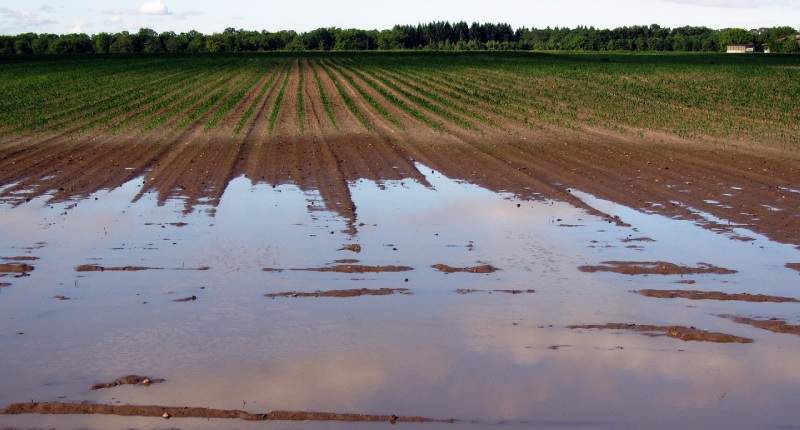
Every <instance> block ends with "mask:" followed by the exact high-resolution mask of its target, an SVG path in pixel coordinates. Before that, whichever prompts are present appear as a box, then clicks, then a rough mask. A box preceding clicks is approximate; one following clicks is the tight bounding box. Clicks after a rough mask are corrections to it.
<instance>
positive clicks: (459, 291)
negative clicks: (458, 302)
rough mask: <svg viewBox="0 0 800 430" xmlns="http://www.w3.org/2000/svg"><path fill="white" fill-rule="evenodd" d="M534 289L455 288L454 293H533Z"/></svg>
mask: <svg viewBox="0 0 800 430" xmlns="http://www.w3.org/2000/svg"><path fill="white" fill-rule="evenodd" d="M535 292H536V291H535V290H474V289H463V288H459V289H457V290H455V293H456V294H473V293H489V294H491V293H505V294H533V293H535Z"/></svg>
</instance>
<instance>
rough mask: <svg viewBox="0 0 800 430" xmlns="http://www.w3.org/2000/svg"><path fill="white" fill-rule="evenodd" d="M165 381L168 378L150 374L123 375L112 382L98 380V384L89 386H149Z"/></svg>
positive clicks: (99, 387)
mask: <svg viewBox="0 0 800 430" xmlns="http://www.w3.org/2000/svg"><path fill="white" fill-rule="evenodd" d="M164 382H166V380H165V379H163V378H150V377H148V376H139V375H128V376H123V377H121V378H117V379H115V380H113V381H111V382H98V383H96V384H92V386H91V387H89V389H90V390H100V389H103V388H114V387H119V386H120V385H144V386H149V385H150V384H161V383H164Z"/></svg>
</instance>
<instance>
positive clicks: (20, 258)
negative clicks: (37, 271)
mask: <svg viewBox="0 0 800 430" xmlns="http://www.w3.org/2000/svg"><path fill="white" fill-rule="evenodd" d="M38 259H39V257H34V256H32V255H21V256H17V257H2V258H0V260H6V261H36V260H38Z"/></svg>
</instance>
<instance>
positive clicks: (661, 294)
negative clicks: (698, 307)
mask: <svg viewBox="0 0 800 430" xmlns="http://www.w3.org/2000/svg"><path fill="white" fill-rule="evenodd" d="M635 292H638V293H639V294H641V295H643V296H645V297H655V298H659V299H675V298H681V299H689V300H736V301H740V302H772V303H797V302H800V299H795V298H792V297H780V296H770V295H765V294H749V293H734V294H729V293H723V292H720V291H697V290H653V289H644V290H639V291H635Z"/></svg>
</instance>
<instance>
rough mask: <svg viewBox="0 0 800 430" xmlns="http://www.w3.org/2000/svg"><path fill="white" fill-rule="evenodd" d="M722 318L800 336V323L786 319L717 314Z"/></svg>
mask: <svg viewBox="0 0 800 430" xmlns="http://www.w3.org/2000/svg"><path fill="white" fill-rule="evenodd" d="M719 316H720V317H722V318H728V319H730V320H732V321H735V322H737V323H740V324H747V325H750V326H753V327H756V328H760V329H764V330H769V331H772V332H775V333H787V334H793V335H796V336H800V325H797V324H789V323H787V322H786V320H783V319H780V318H768V319H757V318H747V317H741V316H736V315H719Z"/></svg>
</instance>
